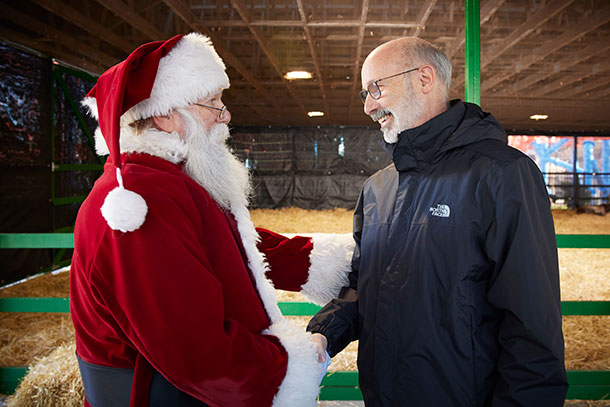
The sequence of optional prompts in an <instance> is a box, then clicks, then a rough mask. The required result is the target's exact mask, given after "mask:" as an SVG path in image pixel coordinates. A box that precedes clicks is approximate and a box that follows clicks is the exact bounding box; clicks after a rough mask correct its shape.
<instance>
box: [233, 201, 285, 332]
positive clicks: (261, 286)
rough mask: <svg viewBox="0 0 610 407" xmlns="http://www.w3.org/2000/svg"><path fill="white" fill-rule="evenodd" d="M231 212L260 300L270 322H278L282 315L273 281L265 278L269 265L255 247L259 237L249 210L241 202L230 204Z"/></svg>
mask: <svg viewBox="0 0 610 407" xmlns="http://www.w3.org/2000/svg"><path fill="white" fill-rule="evenodd" d="M231 213H232V214H233V216H235V220H236V221H237V229H238V231H239V235H240V237H241V241H242V244H243V246H244V250H245V251H246V257H247V258H248V266H249V267H250V271H252V275H253V276H254V281H255V282H256V288H257V290H258V293H259V295H260V297H261V300H262V301H263V305H264V307H265V310H266V311H267V315H269V318H270V319H271V323H275V322H278V321H280V320H282V319H283V318H284V317H283V315H282V312H281V311H280V308H279V307H278V305H277V296H276V293H275V288H274V287H273V283H271V281H269V279H267V271H268V270H269V265H268V264H267V261H266V260H265V257H264V256H263V254H262V253H261V252H260V251H259V250H258V248H257V247H256V244H257V243H258V241H259V240H260V237H259V235H258V232H257V231H256V229H255V228H254V224H253V223H252V220H251V219H250V212H248V209H247V208H246V205H245V203H243V205H232V208H231Z"/></svg>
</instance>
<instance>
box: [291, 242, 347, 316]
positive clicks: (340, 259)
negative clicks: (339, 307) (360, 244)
mask: <svg viewBox="0 0 610 407" xmlns="http://www.w3.org/2000/svg"><path fill="white" fill-rule="evenodd" d="M312 240H313V250H312V251H311V254H310V255H309V262H310V263H311V266H310V267H309V278H308V279H307V282H306V283H305V284H303V286H302V287H301V290H302V291H301V293H302V294H303V296H305V298H307V300H308V301H311V302H313V303H314V304H318V305H326V304H327V303H328V302H329V301H331V300H332V299H334V298H337V296H338V295H339V291H340V290H341V288H343V287H345V286H346V285H347V284H348V278H347V276H348V274H349V273H350V272H351V271H352V266H351V263H352V254H353V252H354V246H355V242H354V239H353V237H352V234H351V233H346V234H331V233H328V234H324V233H320V234H313V235H312Z"/></svg>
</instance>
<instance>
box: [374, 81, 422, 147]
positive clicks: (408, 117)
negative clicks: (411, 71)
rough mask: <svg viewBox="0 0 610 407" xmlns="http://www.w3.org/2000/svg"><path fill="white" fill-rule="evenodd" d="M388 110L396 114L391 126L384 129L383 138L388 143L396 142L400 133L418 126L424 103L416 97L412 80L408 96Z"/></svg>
mask: <svg viewBox="0 0 610 407" xmlns="http://www.w3.org/2000/svg"><path fill="white" fill-rule="evenodd" d="M387 111H389V112H390V113H392V115H393V116H394V123H393V124H392V126H390V127H389V128H384V129H382V131H383V139H384V140H385V141H386V142H387V143H390V144H394V143H397V142H398V134H400V133H401V132H403V131H405V130H408V129H412V128H414V127H416V126H415V123H417V121H418V120H419V118H420V117H421V115H422V113H423V112H424V105H423V103H422V101H421V100H420V99H418V98H416V97H415V92H414V91H413V85H412V84H411V82H407V96H406V97H403V98H402V99H401V100H400V102H398V103H397V105H396V106H393V107H391V108H389V109H387Z"/></svg>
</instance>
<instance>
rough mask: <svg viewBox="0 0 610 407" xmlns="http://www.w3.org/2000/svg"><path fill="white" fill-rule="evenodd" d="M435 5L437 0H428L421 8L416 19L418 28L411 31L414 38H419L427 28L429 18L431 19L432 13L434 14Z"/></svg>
mask: <svg viewBox="0 0 610 407" xmlns="http://www.w3.org/2000/svg"><path fill="white" fill-rule="evenodd" d="M435 4H436V0H426V2H425V3H424V4H423V5H422V6H421V8H420V9H419V13H418V14H417V19H416V21H417V24H418V27H417V28H414V29H412V30H411V36H412V37H419V34H421V32H422V30H423V29H424V28H425V27H426V22H427V21H428V17H430V13H432V9H433V8H434V5H435Z"/></svg>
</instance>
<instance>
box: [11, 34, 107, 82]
mask: <svg viewBox="0 0 610 407" xmlns="http://www.w3.org/2000/svg"><path fill="white" fill-rule="evenodd" d="M0 38H4V39H6V40H8V41H10V42H14V43H16V44H21V45H24V46H26V47H28V48H31V49H33V50H35V51H38V52H42V53H43V54H44V55H46V56H47V57H49V58H55V59H57V60H59V61H63V62H66V63H68V64H70V65H74V66H77V67H80V68H82V69H84V70H86V71H88V72H91V73H94V74H100V73H102V72H104V71H105V70H106V69H107V67H106V66H104V65H101V64H99V63H95V62H93V61H90V60H88V59H87V58H86V57H85V56H83V55H76V54H72V53H71V52H68V51H67V50H65V49H63V48H61V47H58V46H57V45H55V43H53V42H42V41H39V40H37V39H34V38H32V37H31V36H29V35H24V34H22V33H18V32H16V31H13V30H11V29H8V28H6V27H4V26H3V27H0Z"/></svg>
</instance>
